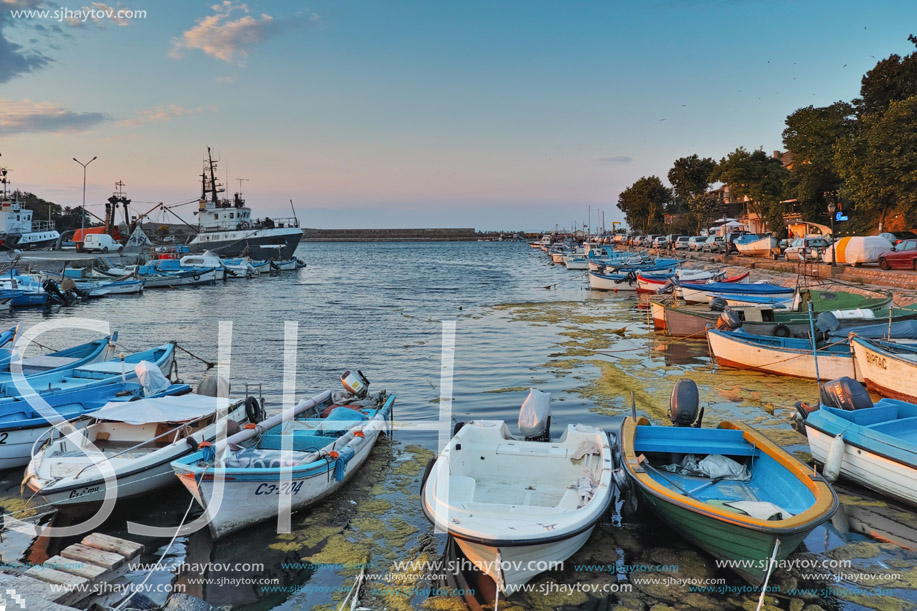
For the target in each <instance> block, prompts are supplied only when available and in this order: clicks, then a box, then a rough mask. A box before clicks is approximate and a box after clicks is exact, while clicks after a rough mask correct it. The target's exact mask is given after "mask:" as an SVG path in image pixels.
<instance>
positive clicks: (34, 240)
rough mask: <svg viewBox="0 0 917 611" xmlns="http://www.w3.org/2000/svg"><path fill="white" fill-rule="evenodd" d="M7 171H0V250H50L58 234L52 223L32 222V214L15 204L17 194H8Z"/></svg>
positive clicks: (20, 204)
mask: <svg viewBox="0 0 917 611" xmlns="http://www.w3.org/2000/svg"><path fill="white" fill-rule="evenodd" d="M9 185H10V180H9V168H6V167H0V186H2V187H3V192H2V193H0V246H2V247H3V248H4V250H13V249H20V250H25V249H31V248H42V247H47V246H54V245H55V244H56V243H57V241H58V240H59V239H60V233H58V232H57V230H56V229H55V228H54V221H52V220H47V221H33V220H32V214H33V212H32V210H30V209H29V208H26V207H25V206H24V205H22V203H21V202H20V201H19V198H20V195H21V194H20V193H19V191H18V190H17V191H14V192H13V193H10V191H9Z"/></svg>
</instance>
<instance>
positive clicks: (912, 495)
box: [806, 422, 917, 506]
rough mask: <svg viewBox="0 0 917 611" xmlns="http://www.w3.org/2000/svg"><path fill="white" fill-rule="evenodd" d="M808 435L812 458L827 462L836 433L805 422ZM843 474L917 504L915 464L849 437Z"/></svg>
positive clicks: (842, 466)
mask: <svg viewBox="0 0 917 611" xmlns="http://www.w3.org/2000/svg"><path fill="white" fill-rule="evenodd" d="M840 432H841V431H840V430H838V431H837V433H840ZM806 436H807V437H808V439H809V449H810V450H811V452H812V458H813V459H814V460H815V461H816V462H818V463H820V464H825V462H826V461H827V459H828V452H829V451H830V449H831V442H832V441H834V436H835V435H834V434H832V433H831V432H828V431H826V430H825V429H822V428H821V427H816V426H813V424H812V423H810V422H806ZM840 474H841V476H842V477H844V478H846V479H848V480H850V481H853V482H856V483H858V484H860V485H861V486H863V487H864V488H869V489H870V490H874V491H876V492H878V493H879V494H883V495H885V496H887V497H890V498H893V499H896V500H898V501H901V502H903V503H907V504H909V505H914V506H917V468H915V466H914V465H906V464H903V463H901V462H897V461H894V460H890V459H889V458H888V457H886V456H882V455H881V454H879V453H878V452H877V451H875V450H870V449H868V448H865V447H863V445H862V444H856V445H855V444H853V443H850V442H849V441H847V442H846V443H845V444H844V454H843V456H842V459H841V470H840Z"/></svg>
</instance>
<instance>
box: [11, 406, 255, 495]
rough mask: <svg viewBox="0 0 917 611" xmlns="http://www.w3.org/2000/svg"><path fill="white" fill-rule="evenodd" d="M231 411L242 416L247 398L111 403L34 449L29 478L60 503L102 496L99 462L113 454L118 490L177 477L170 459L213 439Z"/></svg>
mask: <svg viewBox="0 0 917 611" xmlns="http://www.w3.org/2000/svg"><path fill="white" fill-rule="evenodd" d="M252 400H254V398H252ZM227 419H229V420H234V421H236V422H244V421H245V420H246V406H245V401H243V400H240V401H236V402H234V403H232V404H230V402H229V400H228V399H224V398H219V397H207V396H204V395H196V394H191V393H189V394H185V395H179V396H168V397H160V398H153V399H141V400H139V401H129V402H127V403H125V402H123V401H121V402H112V403H108V404H107V405H105V406H104V407H103V408H102V409H100V410H98V411H97V412H95V413H94V414H92V416H91V421H90V423H89V424H88V425H87V426H86V427H85V428H81V429H79V430H76V431H74V432H73V433H70V434H69V435H67V436H66V437H63V438H57V439H52V440H51V441H50V442H49V443H46V444H45V445H43V446H42V447H41V448H38V449H37V450H35V451H34V453H33V454H32V460H31V462H29V465H28V466H27V467H26V471H25V479H24V482H25V485H26V486H28V487H29V489H30V490H32V492H34V493H35V494H37V495H38V496H40V497H42V498H43V499H45V500H46V501H47V502H48V503H52V504H54V505H58V506H68V505H86V504H90V503H101V502H102V501H103V500H104V498H105V491H106V481H105V478H104V473H105V469H102V468H100V467H98V466H97V463H98V462H103V463H104V462H107V464H108V465H109V466H110V467H111V471H112V472H113V474H114V476H115V477H116V482H117V484H116V486H115V490H114V494H115V496H116V498H119V499H123V498H126V497H130V496H136V495H140V494H145V493H147V492H151V491H153V490H155V489H157V488H160V487H162V486H166V485H169V484H172V483H174V482H175V476H174V475H173V474H172V467H171V466H169V463H171V462H172V461H173V460H176V459H178V458H181V457H182V456H185V455H188V454H191V453H192V452H193V451H194V450H193V448H196V447H197V446H198V445H199V444H200V443H201V442H204V441H207V442H212V441H213V440H214V439H215V438H216V436H217V430H218V427H220V426H222V427H225V426H226V421H227ZM110 486H111V485H110V484H109V488H110Z"/></svg>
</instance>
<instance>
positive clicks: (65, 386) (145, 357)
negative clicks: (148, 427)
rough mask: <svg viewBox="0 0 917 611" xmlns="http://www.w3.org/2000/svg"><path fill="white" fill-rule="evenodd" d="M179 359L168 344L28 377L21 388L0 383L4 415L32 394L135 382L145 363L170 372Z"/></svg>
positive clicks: (8, 383)
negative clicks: (16, 403) (27, 389)
mask: <svg viewBox="0 0 917 611" xmlns="http://www.w3.org/2000/svg"><path fill="white" fill-rule="evenodd" d="M174 358H175V344H174V343H168V344H163V345H161V346H157V347H155V348H152V349H150V350H143V351H142V352H134V353H132V354H128V355H124V356H120V357H119V358H113V359H110V360H107V361H99V362H95V363H88V364H84V365H80V366H78V367H73V366H69V367H66V368H63V369H56V370H55V371H53V372H51V373H36V374H35V375H32V376H29V377H28V378H24V379H23V380H21V381H20V382H19V386H17V383H16V380H10V381H6V382H0V413H3V410H4V408H5V407H6V406H7V405H9V404H10V403H11V402H13V401H15V400H16V399H18V398H20V397H23V396H25V397H26V398H28V397H29V394H38V395H41V396H45V395H47V394H50V393H53V392H61V391H67V390H73V389H76V388H95V387H99V386H104V385H106V384H111V383H113V382H118V381H121V382H132V381H135V380H136V379H137V374H136V372H135V371H134V368H135V366H136V365H138V364H139V363H140V362H141V361H147V362H149V363H152V364H153V365H156V367H157V368H159V369H161V370H164V371H169V370H170V369H171V367H172V361H173V360H174ZM22 384H26V385H27V386H28V387H31V390H32V391H33V392H32V393H25V391H22V392H21V391H20V387H21V386H22Z"/></svg>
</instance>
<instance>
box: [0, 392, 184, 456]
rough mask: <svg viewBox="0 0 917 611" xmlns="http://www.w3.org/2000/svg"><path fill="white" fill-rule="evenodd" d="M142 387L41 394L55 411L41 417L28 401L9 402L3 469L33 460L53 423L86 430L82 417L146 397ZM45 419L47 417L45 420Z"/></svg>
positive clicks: (2, 428)
mask: <svg viewBox="0 0 917 611" xmlns="http://www.w3.org/2000/svg"><path fill="white" fill-rule="evenodd" d="M190 391H191V387H190V386H188V385H187V384H172V385H170V386H169V387H168V388H166V389H165V390H162V391H160V393H157V395H154V396H158V394H163V395H166V394H170V395H177V394H184V393H187V392H190ZM143 392H144V390H143V386H142V385H141V384H140V383H138V382H116V383H113V384H107V385H105V386H102V387H98V388H90V389H87V390H83V389H77V390H75V391H68V392H60V393H51V394H46V395H42V398H43V399H44V400H45V402H46V403H47V404H48V405H49V406H50V407H51V408H52V409H53V410H54V413H53V414H48V413H47V411H45V413H44V415H42V413H41V412H39V410H37V409H36V408H35V407H33V406H32V405H31V403H30V402H29V399H28V398H18V399H17V400H14V401H12V402H9V401H8V402H6V403H5V404H4V406H3V409H2V411H0V469H12V468H14V467H24V466H25V465H27V464H29V460H31V458H32V450H33V449H34V447H35V442H36V441H37V440H38V439H39V438H40V437H43V436H44V437H46V436H47V434H48V433H49V430H50V428H51V425H52V424H59V423H61V422H71V423H72V425H73V426H74V427H76V428H82V427H84V426H85V425H86V424H87V423H88V422H89V420H88V419H87V418H83V416H85V415H87V414H90V413H92V412H94V411H97V410H98V409H100V408H101V407H103V406H104V405H105V404H107V403H109V402H111V401H130V400H132V399H134V398H135V397H136V398H141V397H143V396H144V395H143ZM45 416H48V418H46V417H45Z"/></svg>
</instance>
